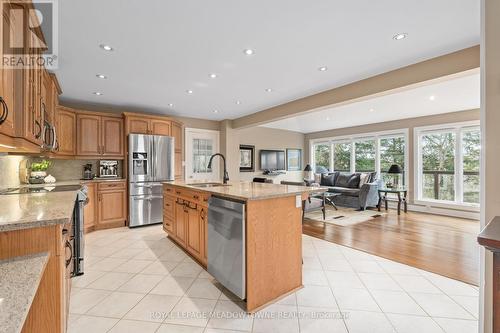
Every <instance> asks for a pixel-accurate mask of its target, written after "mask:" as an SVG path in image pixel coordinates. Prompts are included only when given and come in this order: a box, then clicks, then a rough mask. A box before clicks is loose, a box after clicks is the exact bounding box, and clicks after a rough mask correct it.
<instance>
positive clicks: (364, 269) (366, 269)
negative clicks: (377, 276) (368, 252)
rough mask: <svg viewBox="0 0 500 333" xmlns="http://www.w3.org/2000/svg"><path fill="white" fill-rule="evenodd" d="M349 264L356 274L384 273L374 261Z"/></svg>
mask: <svg viewBox="0 0 500 333" xmlns="http://www.w3.org/2000/svg"><path fill="white" fill-rule="evenodd" d="M349 263H350V264H351V266H352V268H353V269H354V271H356V272H358V273H382V274H384V273H385V271H384V270H383V269H382V267H381V266H380V265H379V264H378V262H376V261H374V260H351V261H349Z"/></svg>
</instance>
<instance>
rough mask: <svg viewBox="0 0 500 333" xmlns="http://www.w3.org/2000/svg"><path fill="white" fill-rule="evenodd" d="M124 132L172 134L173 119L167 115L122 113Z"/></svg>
mask: <svg viewBox="0 0 500 333" xmlns="http://www.w3.org/2000/svg"><path fill="white" fill-rule="evenodd" d="M124 115H125V133H126V134H130V133H133V134H152V135H167V136H172V125H173V124H172V123H173V121H172V120H171V119H170V118H168V117H158V116H148V115H139V114H136V113H128V112H127V113H124Z"/></svg>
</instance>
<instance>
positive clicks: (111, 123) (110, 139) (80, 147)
mask: <svg viewBox="0 0 500 333" xmlns="http://www.w3.org/2000/svg"><path fill="white" fill-rule="evenodd" d="M76 126H77V148H76V154H77V155H78V156H95V157H100V156H102V155H106V156H109V157H115V158H118V157H123V155H124V147H123V138H124V135H123V119H122V118H121V117H119V116H101V115H98V114H95V113H78V114H77V116H76Z"/></svg>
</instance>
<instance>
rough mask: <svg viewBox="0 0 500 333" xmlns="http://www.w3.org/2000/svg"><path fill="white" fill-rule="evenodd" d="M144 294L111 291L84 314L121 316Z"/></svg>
mask: <svg viewBox="0 0 500 333" xmlns="http://www.w3.org/2000/svg"><path fill="white" fill-rule="evenodd" d="M144 296H146V295H145V294H134V293H123V292H113V293H112V294H111V295H109V296H107V297H106V298H105V299H103V300H102V301H101V302H99V303H98V304H97V305H96V306H94V307H93V308H91V309H90V310H89V311H87V313H86V314H88V315H92V316H100V317H110V318H122V317H123V316H125V314H126V313H127V312H129V311H130V310H131V309H132V308H133V307H134V306H135V305H136V304H137V303H139V301H140V300H141V299H142V298H144Z"/></svg>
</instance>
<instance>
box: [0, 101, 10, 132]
mask: <svg viewBox="0 0 500 333" xmlns="http://www.w3.org/2000/svg"><path fill="white" fill-rule="evenodd" d="M0 103H2V116H1V117H0V125H2V124H3V123H4V122H5V120H7V117H8V116H9V107H8V105H7V103H5V100H4V99H3V98H2V97H0Z"/></svg>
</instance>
